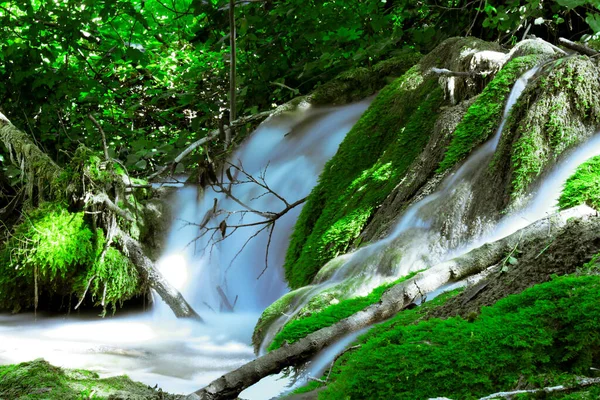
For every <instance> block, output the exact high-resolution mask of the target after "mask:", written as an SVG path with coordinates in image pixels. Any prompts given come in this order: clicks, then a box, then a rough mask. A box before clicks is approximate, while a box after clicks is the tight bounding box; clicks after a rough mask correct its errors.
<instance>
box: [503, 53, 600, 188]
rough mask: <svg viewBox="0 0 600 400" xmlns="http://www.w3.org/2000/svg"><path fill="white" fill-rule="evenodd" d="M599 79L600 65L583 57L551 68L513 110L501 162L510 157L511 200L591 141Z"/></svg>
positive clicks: (599, 107)
mask: <svg viewBox="0 0 600 400" xmlns="http://www.w3.org/2000/svg"><path fill="white" fill-rule="evenodd" d="M599 91H600V74H599V73H598V64H597V61H595V60H591V59H589V58H588V57H584V56H575V57H569V58H565V59H559V60H557V61H555V62H554V63H552V64H550V65H549V66H547V68H546V70H545V71H544V75H543V76H541V77H539V78H538V79H537V80H536V81H535V85H534V87H532V88H530V90H528V91H527V92H526V93H525V94H524V96H522V97H521V99H520V100H519V102H518V103H517V105H516V106H515V112H513V116H512V118H511V119H510V120H509V124H507V129H505V134H506V138H504V139H503V140H504V141H505V143H501V145H503V146H504V150H503V151H502V148H499V150H501V151H500V155H499V157H504V154H505V153H507V152H508V151H510V165H511V169H512V171H511V180H510V184H511V188H510V189H511V195H512V197H513V198H515V197H518V196H520V195H522V194H524V193H526V191H527V189H528V188H529V185H530V184H531V183H532V182H534V180H535V179H536V178H537V177H538V176H540V174H542V172H544V171H545V169H546V167H547V166H549V165H552V164H553V163H554V162H556V160H557V159H558V157H559V156H560V155H561V154H563V153H564V151H565V150H567V149H570V148H572V147H573V146H576V145H578V144H579V143H581V142H582V141H583V140H585V139H587V138H588V137H590V136H591V135H592V134H593V133H595V132H596V130H597V129H598V127H599V126H600V103H598V101H597V97H598V92H599Z"/></svg>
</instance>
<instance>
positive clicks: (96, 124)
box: [88, 114, 110, 161]
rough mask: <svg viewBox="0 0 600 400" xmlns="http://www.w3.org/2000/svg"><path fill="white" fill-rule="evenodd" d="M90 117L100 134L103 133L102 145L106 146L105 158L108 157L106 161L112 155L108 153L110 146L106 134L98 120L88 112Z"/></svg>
mask: <svg viewBox="0 0 600 400" xmlns="http://www.w3.org/2000/svg"><path fill="white" fill-rule="evenodd" d="M88 118H89V119H90V121H92V123H93V124H94V125H95V126H96V128H97V129H98V131H100V134H101V135H102V146H103V147H104V158H105V159H106V161H109V160H110V156H109V155H108V146H107V144H106V135H105V134H104V129H102V127H101V126H100V124H99V123H98V121H96V118H94V116H93V115H92V114H88Z"/></svg>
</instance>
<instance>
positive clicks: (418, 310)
mask: <svg viewBox="0 0 600 400" xmlns="http://www.w3.org/2000/svg"><path fill="white" fill-rule="evenodd" d="M463 290H464V288H458V289H454V290H451V291H448V292H444V293H442V294H440V295H439V296H437V297H435V298H434V299H432V300H430V301H428V302H426V303H424V304H421V305H420V306H419V307H415V308H412V309H406V310H403V311H402V312H400V313H398V314H396V316H394V317H393V318H392V319H390V320H389V321H387V322H384V323H382V324H379V325H375V326H373V327H371V328H370V330H369V331H368V332H367V333H365V334H363V335H361V336H359V338H358V340H357V343H354V344H359V345H360V346H363V345H364V344H365V343H366V342H367V341H369V340H370V338H372V337H377V336H379V335H382V334H385V332H387V331H389V330H391V329H400V327H402V326H407V325H410V324H414V323H416V322H418V321H419V320H421V319H423V318H424V317H426V315H427V314H428V313H429V312H430V311H431V310H433V309H435V308H436V307H440V306H442V305H443V304H445V303H446V302H447V301H448V300H449V299H451V298H453V297H455V296H457V295H458V294H460V293H461V292H462V291H463ZM351 357H352V353H345V354H343V355H342V356H341V357H339V358H338V359H337V360H336V362H335V363H334V365H333V367H332V369H331V374H330V376H329V378H330V382H335V380H336V379H337V377H338V376H339V375H340V374H341V373H342V372H343V370H344V366H345V364H346V361H347V360H348V359H349V358H351ZM328 373H329V371H328ZM322 386H323V384H322V383H320V382H317V381H313V382H310V383H309V384H307V385H305V386H302V387H300V388H298V389H296V390H295V391H294V392H293V393H294V394H300V393H306V392H310V391H312V390H315V389H318V388H319V387H322Z"/></svg>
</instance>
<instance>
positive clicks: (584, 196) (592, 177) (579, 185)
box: [558, 156, 600, 210]
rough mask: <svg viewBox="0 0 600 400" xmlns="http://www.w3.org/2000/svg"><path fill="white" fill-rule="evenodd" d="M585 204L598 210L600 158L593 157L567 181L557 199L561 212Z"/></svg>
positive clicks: (599, 208)
mask: <svg viewBox="0 0 600 400" xmlns="http://www.w3.org/2000/svg"><path fill="white" fill-rule="evenodd" d="M580 204H587V205H588V206H590V207H593V208H595V209H596V210H600V156H596V157H593V158H591V159H589V160H587V161H586V162H584V163H583V164H581V165H580V166H579V167H577V170H576V171H575V173H574V174H573V175H572V176H571V177H570V178H569V179H567V182H565V186H564V188H563V191H562V193H561V195H560V197H559V199H558V205H559V207H560V208H561V210H564V209H567V208H571V207H575V206H578V205H580Z"/></svg>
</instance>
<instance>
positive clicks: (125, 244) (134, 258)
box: [115, 230, 202, 321]
mask: <svg viewBox="0 0 600 400" xmlns="http://www.w3.org/2000/svg"><path fill="white" fill-rule="evenodd" d="M115 236H116V237H118V240H116V241H115V242H116V243H115V244H116V246H117V247H118V248H119V249H120V250H121V251H122V252H123V254H125V255H126V256H127V257H128V258H129V259H130V260H131V262H132V263H133V265H135V266H136V268H137V270H138V272H139V273H140V274H141V275H142V276H143V277H146V278H147V279H148V282H149V283H150V287H151V288H152V289H154V290H156V293H158V295H159V296H160V297H161V299H163V301H164V302H165V303H167V305H168V306H169V307H170V308H171V310H173V313H175V316H177V318H194V319H197V320H199V321H202V318H201V317H200V316H199V315H198V314H197V313H196V311H194V309H193V308H192V306H190V305H189V303H188V302H187V301H186V300H185V299H184V298H183V296H182V295H181V293H179V291H178V290H177V289H175V288H174V287H173V286H172V285H171V284H169V282H167V280H166V279H165V277H164V276H163V275H162V274H161V273H160V272H159V271H158V270H157V269H156V268H155V267H154V263H153V262H152V260H150V259H149V258H148V257H147V256H146V254H144V251H143V250H142V247H141V246H140V244H139V243H138V242H137V241H136V240H134V239H133V238H131V237H130V236H129V235H128V234H126V233H125V232H123V231H121V230H118V231H117V233H116V235H115Z"/></svg>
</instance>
